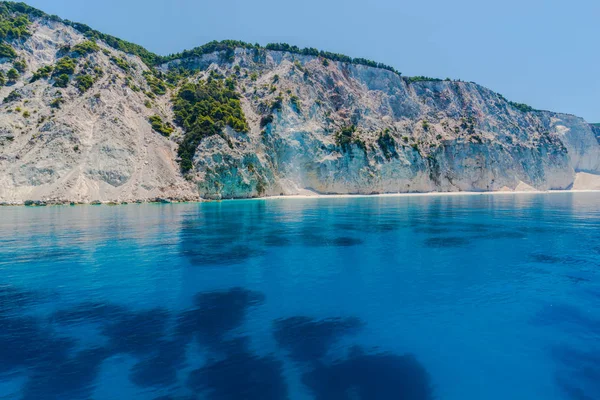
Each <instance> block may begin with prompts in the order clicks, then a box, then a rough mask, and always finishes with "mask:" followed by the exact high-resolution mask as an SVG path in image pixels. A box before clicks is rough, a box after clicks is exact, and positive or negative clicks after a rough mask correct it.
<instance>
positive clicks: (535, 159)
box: [0, 17, 600, 203]
mask: <svg viewBox="0 0 600 400" xmlns="http://www.w3.org/2000/svg"><path fill="white" fill-rule="evenodd" d="M31 19H32V25H31V26H30V27H29V30H30V32H31V35H30V36H28V37H26V38H22V39H18V40H12V41H11V42H10V43H11V45H12V46H13V47H14V49H15V51H16V53H17V58H16V59H17V60H23V61H25V63H26V68H25V71H24V72H23V73H22V74H21V75H20V76H19V78H18V79H16V81H15V82H14V83H12V84H10V85H8V86H6V87H3V88H2V89H1V90H0V96H1V97H2V98H3V99H4V101H3V103H2V105H1V106H0V202H7V203H20V202H23V201H25V200H46V201H47V200H50V201H78V202H91V201H95V200H98V201H115V202H118V201H136V200H142V201H143V200H151V199H155V198H170V199H181V200H193V199H197V198H199V197H202V198H211V199H221V198H244V197H255V196H263V195H279V194H297V193H303V192H305V191H307V190H310V191H312V192H317V193H361V194H371V193H397V192H429V191H498V190H531V189H536V190H548V189H568V188H573V187H575V188H596V186H598V183H600V180H598V179H597V176H596V175H597V174H600V145H599V143H598V139H597V137H598V136H599V132H598V128H595V127H593V126H592V125H590V124H588V123H586V122H585V121H584V120H582V119H581V118H577V117H574V116H571V115H565V114H558V113H553V112H548V111H529V110H527V109H525V110H523V109H522V107H518V106H517V105H515V104H514V103H510V102H508V101H507V100H506V99H504V98H503V97H502V96H500V95H498V94H496V93H494V92H492V91H490V90H488V89H486V88H483V87H481V86H478V85H476V84H474V83H467V82H456V81H431V80H427V81H412V80H410V79H406V78H403V77H401V76H400V75H399V74H397V73H395V72H392V71H388V70H385V69H379V68H373V67H369V66H364V65H357V64H352V63H343V62H337V61H329V60H326V59H323V58H322V57H316V56H306V55H299V54H293V53H289V52H281V51H271V50H266V49H263V48H255V49H248V48H236V49H235V50H234V51H230V52H213V53H210V54H204V55H199V56H188V57H185V58H181V59H171V60H169V61H168V62H165V63H163V64H159V65H156V68H155V69H154V68H153V69H152V70H153V71H152V73H150V71H151V69H150V68H149V67H148V65H147V63H144V62H142V61H141V60H140V59H139V58H138V57H137V56H133V55H129V54H125V53H123V52H121V51H118V50H115V49H114V48H112V47H110V46H109V45H107V44H106V43H105V42H103V41H102V40H97V41H96V42H97V45H98V46H99V48H98V49H97V50H95V51H91V52H89V53H86V54H83V55H82V54H80V53H77V52H75V53H74V52H73V49H75V48H76V47H75V46H77V45H78V44H81V43H85V42H86V41H87V38H86V37H84V35H83V34H82V33H81V32H79V31H78V30H76V29H75V28H73V27H71V26H67V25H65V24H63V23H62V22H60V21H50V20H48V19H45V18H35V17H31ZM224 53H227V54H224ZM64 57H69V58H71V59H73V60H75V63H76V68H75V70H74V71H73V72H72V73H71V74H70V77H69V78H70V83H68V84H67V87H66V88H60V87H56V86H57V85H56V81H57V80H58V79H59V77H58V76H53V75H52V74H51V75H50V76H48V77H46V78H42V79H38V80H35V81H34V82H31V81H32V77H33V76H34V73H35V72H37V71H40V68H42V67H45V66H51V67H53V68H54V70H55V71H56V66H57V65H58V63H60V60H61V59H63V58H64ZM2 61H3V62H2V64H0V69H2V70H3V71H5V72H8V70H9V69H11V68H12V67H13V64H14V62H15V59H12V60H10V59H8V58H5V59H2ZM174 70H175V71H178V77H176V78H173V79H171V80H169V79H167V77H168V75H169V73H170V72H169V71H174ZM81 75H89V76H90V77H91V78H92V81H93V82H92V84H91V86H90V87H89V88H87V89H85V90H83V89H82V85H81V84H80V80H81V79H80V78H79V76H81ZM171 75H173V74H171ZM207 80H208V81H210V80H223V81H226V82H227V85H229V86H231V87H232V89H233V90H235V92H236V93H237V96H238V97H239V104H240V106H241V110H242V111H243V115H244V118H245V121H246V123H247V128H246V129H243V131H239V132H238V131H235V130H234V129H233V128H232V127H231V125H232V124H227V123H225V124H223V125H222V126H220V132H219V133H218V134H210V135H209V134H207V135H205V136H203V137H202V139H201V140H199V141H198V142H197V143H196V142H194V149H195V150H194V151H193V158H192V160H191V166H192V168H191V169H190V170H186V171H185V172H181V165H180V164H181V160H180V159H179V158H178V157H177V149H178V146H179V145H180V144H181V143H185V140H186V135H188V134H189V132H188V129H186V126H185V124H181V121H178V122H179V123H180V125H182V126H183V128H180V127H178V126H177V124H176V123H175V122H174V121H175V120H177V117H176V116H175V115H174V114H173V101H175V100H172V99H171V96H174V98H176V97H177V96H178V95H180V94H181V93H180V88H181V87H182V85H185V84H186V83H188V82H198V81H207ZM168 82H170V83H168ZM157 85H158V86H159V88H158V90H157V88H156V86H157ZM163 89H164V90H163ZM153 91H154V93H153ZM57 99H58V100H57ZM196 112H204V111H202V110H199V109H196ZM213 112H214V110H213ZM216 112H217V113H218V112H219V111H218V110H217V111H216ZM153 116H158V117H159V120H160V123H159V124H158V127H157V125H156V124H155V125H154V129H153V126H152V124H151V121H152V119H151V117H153ZM213 117H214V116H213ZM161 125H162V128H161V127H160V126H161ZM188 128H189V127H188ZM161 132H162V134H161ZM169 134H170V136H169V137H165V135H169ZM581 174H584V175H581ZM582 176H585V179H583V178H582ZM578 178H579V179H578Z"/></svg>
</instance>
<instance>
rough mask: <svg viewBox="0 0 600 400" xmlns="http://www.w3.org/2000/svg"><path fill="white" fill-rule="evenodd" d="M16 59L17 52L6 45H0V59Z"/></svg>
mask: <svg viewBox="0 0 600 400" xmlns="http://www.w3.org/2000/svg"><path fill="white" fill-rule="evenodd" d="M15 57H17V52H16V51H15V49H13V48H12V46H10V45H8V44H6V43H0V58H10V59H12V58H15Z"/></svg>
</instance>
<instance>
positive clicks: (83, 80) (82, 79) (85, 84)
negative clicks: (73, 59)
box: [75, 74, 94, 93]
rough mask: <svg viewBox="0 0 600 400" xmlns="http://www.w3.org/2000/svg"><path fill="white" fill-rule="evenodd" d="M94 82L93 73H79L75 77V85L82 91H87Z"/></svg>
mask: <svg viewBox="0 0 600 400" xmlns="http://www.w3.org/2000/svg"><path fill="white" fill-rule="evenodd" d="M93 84H94V78H92V76H91V75H87V74H85V75H77V76H76V77H75V86H76V87H77V88H78V89H79V91H80V92H81V93H84V92H87V91H88V90H89V88H91V87H92V85H93Z"/></svg>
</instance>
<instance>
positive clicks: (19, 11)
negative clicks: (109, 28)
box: [0, 2, 160, 66]
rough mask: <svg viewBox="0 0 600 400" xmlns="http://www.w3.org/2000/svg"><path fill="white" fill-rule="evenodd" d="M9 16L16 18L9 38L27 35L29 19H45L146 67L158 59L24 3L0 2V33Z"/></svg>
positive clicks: (118, 40) (112, 37)
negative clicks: (100, 42)
mask: <svg viewBox="0 0 600 400" xmlns="http://www.w3.org/2000/svg"><path fill="white" fill-rule="evenodd" d="M11 14H16V16H17V17H16V18H15V21H13V22H12V25H11V27H10V28H11V29H10V30H8V31H7V33H8V34H9V37H15V35H16V34H19V35H20V36H24V35H27V34H29V32H28V31H27V26H28V25H29V18H47V19H48V20H50V21H56V22H62V23H64V24H65V25H68V26H70V27H72V28H73V29H75V30H77V31H78V32H80V33H81V34H83V35H84V36H85V37H87V38H88V39H90V40H95V41H97V40H101V41H103V42H104V43H106V44H107V45H109V46H110V47H112V48H114V49H117V50H121V51H123V52H125V53H129V54H134V55H137V56H138V57H140V58H141V59H142V61H144V63H146V64H147V65H148V66H153V65H155V64H157V63H158V61H159V59H160V57H159V56H157V55H156V54H154V53H152V52H149V51H148V50H146V49H145V48H143V47H142V46H139V45H137V44H133V43H130V42H127V41H125V40H121V39H119V38H116V37H114V36H111V35H107V34H104V33H102V32H98V31H97V30H94V29H92V28H90V27H89V26H87V25H85V24H80V23H78V22H72V21H68V20H63V19H62V18H60V17H57V16H56V15H48V14H46V13H44V12H43V11H40V10H38V9H36V8H33V7H31V6H28V5H27V4H25V3H12V2H2V3H1V4H0V18H1V19H0V31H1V30H2V27H3V23H2V21H3V20H4V19H6V17H7V16H10V15H11ZM20 36H17V37H20ZM1 38H2V34H1V33H0V39H1Z"/></svg>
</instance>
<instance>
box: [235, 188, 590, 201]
mask: <svg viewBox="0 0 600 400" xmlns="http://www.w3.org/2000/svg"><path fill="white" fill-rule="evenodd" d="M559 193H562V194H565V193H600V189H575V190H568V189H559V190H514V191H508V190H507V191H495V192H492V191H490V192H423V193H374V194H319V193H314V194H297V195H283V196H264V197H256V198H251V199H245V200H289V199H327V198H363V197H440V196H487V195H521V194H531V195H538V194H559ZM224 200H225V199H224ZM227 200H228V201H229V200H240V199H227ZM242 200H243V199H242Z"/></svg>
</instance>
